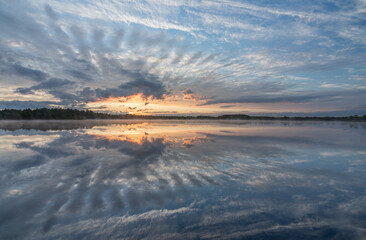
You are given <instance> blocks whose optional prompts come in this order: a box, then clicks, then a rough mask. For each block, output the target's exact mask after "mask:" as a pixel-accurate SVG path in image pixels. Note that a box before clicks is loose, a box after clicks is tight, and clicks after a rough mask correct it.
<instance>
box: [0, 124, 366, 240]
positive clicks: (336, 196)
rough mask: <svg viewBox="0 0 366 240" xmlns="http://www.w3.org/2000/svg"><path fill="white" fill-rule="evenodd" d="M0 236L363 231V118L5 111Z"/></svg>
mask: <svg viewBox="0 0 366 240" xmlns="http://www.w3.org/2000/svg"><path fill="white" fill-rule="evenodd" d="M0 177H1V181H0V189H1V196H0V239H366V123H365V122H295V121H293V122H292V121H283V122H280V121H193V120H192V121H164V120H154V121H139V120H87V121H84V120H82V121H81V120H80V121H77V120H76V121H0Z"/></svg>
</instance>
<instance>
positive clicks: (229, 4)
mask: <svg viewBox="0 0 366 240" xmlns="http://www.w3.org/2000/svg"><path fill="white" fill-rule="evenodd" d="M201 5H202V6H201ZM201 5H200V6H199V5H197V4H196V3H195V1H183V2H179V3H176V2H175V3H174V4H173V3H172V2H170V1H167V2H165V1H161V2H160V1H143V2H141V3H137V2H134V1H132V2H131V1H105V2H103V3H102V2H99V1H96V2H94V1H82V2H78V1H76V2H75V1H69V0H62V1H56V0H55V1H54V0H52V1H45V0H37V1H34V0H29V1H19V2H18V1H15V2H14V1H3V2H2V3H1V9H0V15H1V16H3V18H2V19H3V20H2V21H0V29H1V31H0V45H1V48H0V51H1V58H0V73H1V85H0V109H4V108H8V109H9V108H13V109H24V108H32V109H34V108H42V107H49V108H50V107H59V108H76V109H82V110H86V109H89V110H93V111H96V112H104V113H112V114H134V115H192V116H197V115H216V116H217V115H220V114H250V115H276V116H284V115H290V116H328V115H331V116H344V115H351V114H358V115H363V114H364V113H365V105H364V104H363V102H366V99H365V96H366V92H365V91H366V88H365V81H366V79H365V68H364V66H365V64H366V62H365V57H364V53H365V48H364V46H365V40H364V39H365V37H364V35H365V30H364V29H365V28H364V27H363V25H364V23H363V22H362V21H361V20H362V19H363V18H364V17H363V13H364V11H365V9H366V5H365V3H364V1H360V0H354V1H353V0H352V1H351V2H350V3H341V2H338V3H333V2H329V3H327V4H325V3H324V4H323V3H320V2H319V3H313V4H311V6H313V7H311V8H309V7H308V6H307V5H303V4H300V2H298V3H291V4H287V3H285V2H278V3H272V2H271V3H268V4H267V3H266V2H263V3H249V2H245V1H243V2H242V1H225V3H223V2H220V1H212V2H211V1H203V2H202V3H201ZM272 5H273V6H272ZM314 9H317V10H316V11H315V10H314ZM285 29H286V30H285Z"/></svg>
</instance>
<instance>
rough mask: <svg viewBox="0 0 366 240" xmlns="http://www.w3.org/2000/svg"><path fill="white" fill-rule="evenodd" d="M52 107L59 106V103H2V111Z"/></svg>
mask: <svg viewBox="0 0 366 240" xmlns="http://www.w3.org/2000/svg"><path fill="white" fill-rule="evenodd" d="M52 105H57V103H56V102H52V101H17V100H15V101H0V109H5V108H6V109H26V108H31V109H34V108H44V107H46V108H49V107H51V106H52Z"/></svg>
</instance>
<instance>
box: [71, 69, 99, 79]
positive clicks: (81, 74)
mask: <svg viewBox="0 0 366 240" xmlns="http://www.w3.org/2000/svg"><path fill="white" fill-rule="evenodd" d="M66 72H67V73H68V74H70V75H71V76H73V77H74V78H76V79H82V80H85V81H93V78H92V77H91V76H89V75H88V74H87V73H84V72H82V71H79V70H66Z"/></svg>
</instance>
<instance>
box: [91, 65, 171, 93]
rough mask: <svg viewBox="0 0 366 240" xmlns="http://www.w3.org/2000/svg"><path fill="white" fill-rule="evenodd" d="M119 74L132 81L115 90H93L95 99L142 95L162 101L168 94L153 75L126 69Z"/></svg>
mask: <svg viewBox="0 0 366 240" xmlns="http://www.w3.org/2000/svg"><path fill="white" fill-rule="evenodd" d="M121 74H122V76H126V77H128V78H129V79H132V80H131V81H129V82H126V83H123V84H121V85H120V86H118V87H117V88H106V89H102V88H97V89H95V93H96V97H98V98H108V97H127V96H131V95H135V94H138V93H142V94H143V95H144V96H145V97H152V98H156V99H162V98H163V96H164V95H165V94H168V91H167V90H166V89H165V87H164V85H163V84H162V83H161V82H160V81H159V79H158V77H157V76H155V75H153V74H150V73H144V72H141V71H130V70H126V69H121Z"/></svg>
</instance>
